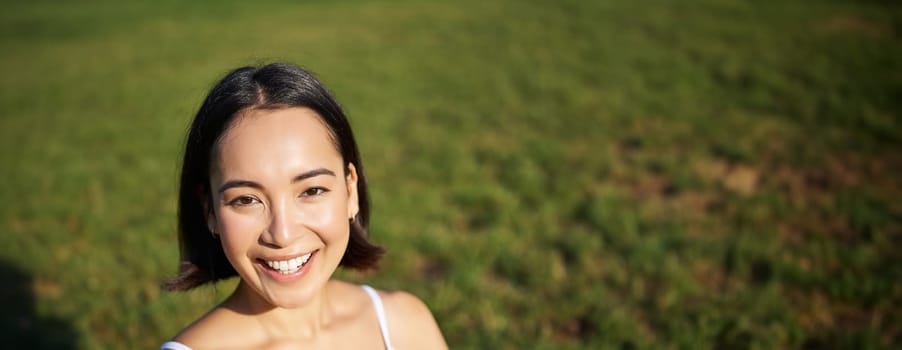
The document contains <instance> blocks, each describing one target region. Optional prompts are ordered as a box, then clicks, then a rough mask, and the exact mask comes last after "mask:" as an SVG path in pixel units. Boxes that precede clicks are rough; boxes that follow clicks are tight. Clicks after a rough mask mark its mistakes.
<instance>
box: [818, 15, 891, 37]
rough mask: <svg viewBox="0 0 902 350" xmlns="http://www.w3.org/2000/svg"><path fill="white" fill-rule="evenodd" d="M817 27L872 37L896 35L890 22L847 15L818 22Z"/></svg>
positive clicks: (832, 31) (825, 30) (828, 30)
mask: <svg viewBox="0 0 902 350" xmlns="http://www.w3.org/2000/svg"><path fill="white" fill-rule="evenodd" d="M816 27H817V28H818V29H820V30H821V31H824V32H827V33H852V34H858V35H864V36H867V37H871V38H888V37H893V36H894V35H895V34H894V32H893V28H892V27H891V26H889V25H888V24H885V23H880V22H875V21H870V20H866V19H863V18H855V17H847V16H838V17H833V18H830V19H828V20H826V21H823V22H820V23H818V24H817V25H816Z"/></svg>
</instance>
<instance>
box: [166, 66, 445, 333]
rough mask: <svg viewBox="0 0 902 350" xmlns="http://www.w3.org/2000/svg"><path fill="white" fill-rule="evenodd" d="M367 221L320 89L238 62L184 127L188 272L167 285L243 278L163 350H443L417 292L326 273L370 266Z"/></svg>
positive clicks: (355, 164)
mask: <svg viewBox="0 0 902 350" xmlns="http://www.w3.org/2000/svg"><path fill="white" fill-rule="evenodd" d="M368 221H369V207H368V199H367V186H366V177H365V176H364V172H363V164H362V163H361V161H360V155H359V153H358V151H357V145H356V142H355V141H354V136H353V134H352V132H351V127H350V124H349V123H348V120H347V118H346V117H345V115H344V112H343V111H342V109H341V107H339V105H338V103H337V102H336V101H335V98H334V97H333V96H332V94H331V93H330V92H329V91H328V90H327V89H326V88H325V86H323V84H322V83H321V82H320V81H319V80H317V79H316V78H315V77H314V76H313V75H311V74H310V73H309V72H307V71H305V70H303V69H301V68H298V67H296V66H293V65H288V64H270V65H267V66H263V67H259V68H255V67H244V68H239V69H236V70H234V71H232V72H231V73H229V74H228V75H227V76H226V77H225V78H223V79H222V81H220V82H219V83H218V84H217V85H216V86H215V87H214V88H213V89H212V91H210V94H209V95H208V96H207V98H206V100H205V101H204V103H203V105H202V106H201V107H200V110H199V111H198V113H197V116H196V117H195V119H194V122H193V123H192V125H191V129H190V131H189V134H188V140H187V145H186V149H185V158H184V163H183V165H182V176H181V188H180V193H179V242H180V248H181V255H182V257H181V267H180V273H179V275H178V276H177V277H176V278H174V279H172V280H170V281H167V282H166V283H165V284H164V288H166V289H168V290H188V289H191V288H194V287H197V286H201V285H203V284H206V283H210V282H215V281H217V280H220V279H224V278H228V277H232V276H239V277H240V278H241V281H240V282H239V283H238V287H237V288H236V289H235V291H234V292H233V293H232V294H231V295H230V296H229V297H228V298H227V299H226V300H225V301H223V302H222V304H220V305H219V306H217V307H215V308H214V309H213V310H211V311H210V312H209V313H207V314H206V315H204V316H203V317H201V318H200V319H199V320H197V321H195V322H194V323H193V324H191V325H190V326H188V327H187V328H185V330H183V331H182V332H181V333H179V334H178V335H177V336H176V337H175V339H173V340H172V341H170V342H167V343H165V344H163V346H162V349H172V350H183V349H192V348H193V349H300V348H305V349H306V348H310V349H380V348H385V349H392V348H399V349H400V348H406V349H436V348H446V347H447V346H446V345H445V341H444V339H443V337H442V334H441V331H440V330H439V328H438V325H437V324H436V322H435V319H434V318H433V317H432V314H431V313H430V312H429V309H428V308H427V307H426V306H425V305H424V304H423V302H421V301H420V300H419V299H417V298H416V297H414V296H413V295H411V294H408V293H405V292H382V291H376V290H374V289H372V288H370V287H368V286H358V285H351V284H349V283H346V282H342V281H338V280H335V279H332V274H333V273H334V272H335V270H336V268H337V267H338V266H346V267H350V268H355V269H368V268H373V267H375V264H376V262H377V261H378V260H379V258H380V257H381V255H382V253H383V252H384V250H383V249H382V248H380V247H378V246H375V245H373V244H372V243H370V242H369V241H368V236H367V224H368Z"/></svg>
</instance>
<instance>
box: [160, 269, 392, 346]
mask: <svg viewBox="0 0 902 350" xmlns="http://www.w3.org/2000/svg"><path fill="white" fill-rule="evenodd" d="M360 287H361V288H363V290H364V291H365V292H366V294H367V295H369V297H370V300H372V301H373V307H375V309H376V317H377V318H378V319H379V330H380V331H381V332H382V343H383V344H385V349H386V350H393V348H392V346H391V340H390V339H389V337H388V321H386V319H385V308H384V307H383V306H382V298H381V297H379V293H377V292H376V290H375V289H373V287H370V286H367V285H362V286H360ZM160 350H192V349H191V348H190V347H188V346H187V345H185V344H182V343H179V342H177V341H169V342H166V343H163V345H162V346H160Z"/></svg>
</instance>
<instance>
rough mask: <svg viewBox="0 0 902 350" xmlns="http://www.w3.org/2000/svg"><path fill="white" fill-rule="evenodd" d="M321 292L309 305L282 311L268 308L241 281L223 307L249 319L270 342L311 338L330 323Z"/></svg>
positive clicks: (326, 287) (327, 284)
mask: <svg viewBox="0 0 902 350" xmlns="http://www.w3.org/2000/svg"><path fill="white" fill-rule="evenodd" d="M329 285H330V283H326V285H325V286H324V287H323V288H321V289H320V290H319V291H318V292H317V293H316V295H314V296H313V298H311V299H310V302H308V303H306V304H304V305H301V306H298V307H296V308H291V309H286V308H282V307H278V306H275V305H272V304H270V303H269V301H267V300H266V299H264V298H263V297H261V296H260V294H258V293H257V292H256V291H254V290H253V289H252V288H251V287H250V286H248V285H247V284H245V283H244V281H241V282H240V283H239V284H238V287H236V288H235V291H234V292H232V295H231V296H229V298H228V299H226V301H225V302H223V307H225V308H228V309H231V310H232V311H235V312H237V313H239V314H242V315H246V316H250V317H252V318H253V319H254V320H255V321H256V322H257V323H258V324H259V325H260V326H261V328H262V329H263V330H264V331H265V332H266V333H267V334H269V335H270V336H271V337H274V338H315V337H316V336H317V335H318V334H319V333H320V332H321V331H322V330H323V329H324V328H325V327H327V326H328V324H329V323H330V321H331V319H332V314H333V312H332V307H331V304H330V303H329V298H328V297H327V295H328V293H326V289H328V288H329Z"/></svg>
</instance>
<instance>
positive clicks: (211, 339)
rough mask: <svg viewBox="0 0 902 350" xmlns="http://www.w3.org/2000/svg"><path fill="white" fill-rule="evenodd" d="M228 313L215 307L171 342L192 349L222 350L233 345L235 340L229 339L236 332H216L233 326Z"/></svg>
mask: <svg viewBox="0 0 902 350" xmlns="http://www.w3.org/2000/svg"><path fill="white" fill-rule="evenodd" d="M230 312H231V311H229V310H226V309H223V308H221V307H217V308H215V309H213V310H211V311H210V312H208V313H207V314H206V315H204V316H203V317H201V318H200V319H198V320H197V321H194V323H192V324H191V325H189V326H188V327H186V328H185V329H184V330H182V331H181V332H179V334H178V335H176V336H175V338H173V340H174V341H177V342H179V343H182V344H185V345H187V346H189V347H191V348H194V349H222V348H227V347H229V346H230V345H234V344H235V343H234V341H235V340H237V339H230V334H231V335H234V334H237V332H221V331H217V330H221V329H223V328H226V329H228V327H231V326H233V325H232V323H233V322H232V321H230V319H231V317H230V316H229V315H228V314H229V313H230ZM239 344H240V343H239Z"/></svg>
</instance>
